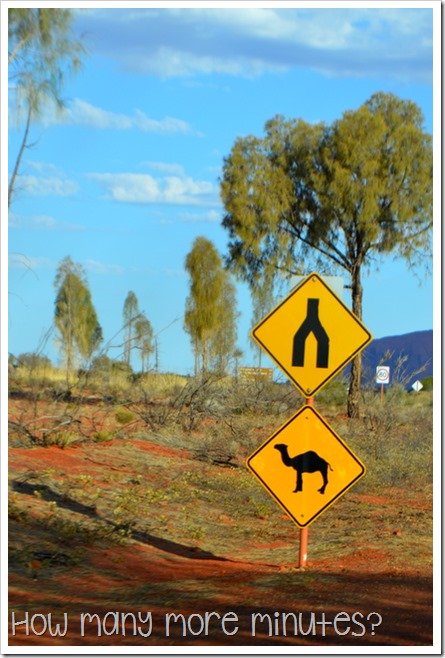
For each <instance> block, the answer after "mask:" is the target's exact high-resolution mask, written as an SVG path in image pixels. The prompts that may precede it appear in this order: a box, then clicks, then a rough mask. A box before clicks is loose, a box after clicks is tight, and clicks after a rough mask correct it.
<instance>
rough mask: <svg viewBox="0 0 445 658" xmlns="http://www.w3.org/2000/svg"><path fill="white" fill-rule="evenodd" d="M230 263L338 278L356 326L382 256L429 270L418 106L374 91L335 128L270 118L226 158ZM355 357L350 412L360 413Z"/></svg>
mask: <svg viewBox="0 0 445 658" xmlns="http://www.w3.org/2000/svg"><path fill="white" fill-rule="evenodd" d="M221 195H222V199H223V203H224V206H225V211H226V213H225V216H224V219H223V226H224V227H225V228H226V229H227V231H228V234H229V244H228V256H227V263H228V265H229V267H231V268H232V270H233V271H234V272H235V273H236V274H237V275H238V276H240V277H241V278H243V279H245V280H247V281H249V282H250V283H254V282H256V281H258V280H260V279H261V277H262V276H264V274H265V273H266V272H273V273H277V272H281V273H282V274H284V275H286V276H287V275H289V276H290V275H296V274H297V275H301V274H304V273H307V271H308V270H309V269H320V270H321V271H322V272H324V273H326V271H327V272H332V273H334V272H338V271H343V272H344V273H345V275H346V277H347V281H348V285H349V287H350V288H351V295H352V310H353V312H354V313H355V315H356V316H357V317H358V318H359V319H362V304H363V287H362V273H363V269H364V268H368V269H369V270H372V269H373V268H376V267H378V264H379V262H380V261H381V259H382V258H383V257H385V256H387V255H392V256H394V257H401V258H403V259H405V260H406V262H407V264H408V266H409V267H410V268H411V267H415V266H419V265H420V266H422V267H425V266H427V267H428V264H429V261H430V257H431V233H432V231H431V229H432V139H431V135H429V134H428V133H427V132H426V131H425V128H424V119H423V116H422V112H421V110H420V109H419V107H418V106H417V105H416V104H415V103H413V102H412V101H409V100H402V99H400V98H398V97H397V96H395V95H393V94H386V93H376V94H374V95H373V96H372V97H371V98H370V99H369V100H368V101H367V102H365V103H364V104H363V105H362V106H361V107H359V108H358V109H356V110H351V111H347V112H345V113H344V114H343V116H342V117H341V118H340V119H338V120H336V121H334V122H333V123H332V124H331V125H326V124H324V123H316V124H310V123H308V122H306V121H304V120H302V119H285V118H283V117H282V116H276V117H275V118H273V119H272V120H270V121H268V122H267V123H266V126H265V135H264V137H261V138H258V137H254V136H247V137H243V138H239V139H237V140H236V141H235V144H234V146H233V148H232V150H231V153H230V155H229V156H228V157H226V158H225V160H224V168H223V177H222V181H221ZM360 381H361V357H360V355H359V356H357V357H356V358H355V359H354V361H353V364H352V370H351V378H350V386H349V394H348V414H349V416H351V417H353V416H357V415H358V414H359V397H360V396H359V393H360Z"/></svg>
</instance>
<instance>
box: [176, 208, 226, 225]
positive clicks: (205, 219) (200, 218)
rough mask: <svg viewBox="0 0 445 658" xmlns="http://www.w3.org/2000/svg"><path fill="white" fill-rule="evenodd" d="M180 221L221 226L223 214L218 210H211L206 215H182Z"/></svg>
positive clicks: (187, 213) (185, 213) (186, 213)
mask: <svg viewBox="0 0 445 658" xmlns="http://www.w3.org/2000/svg"><path fill="white" fill-rule="evenodd" d="M178 219H179V220H180V221H182V222H185V223H192V224H201V223H205V224H219V223H220V222H221V213H220V212H217V211H216V210H209V211H208V212H204V213H189V212H184V213H181V214H180V215H179V217H178Z"/></svg>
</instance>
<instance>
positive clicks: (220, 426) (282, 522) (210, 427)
mask: <svg viewBox="0 0 445 658" xmlns="http://www.w3.org/2000/svg"><path fill="white" fill-rule="evenodd" d="M346 397H347V386H346V382H345V381H344V380H343V379H342V378H341V377H338V378H337V379H335V380H334V381H332V382H331V383H330V384H328V385H327V386H326V387H325V388H324V389H323V390H322V391H321V392H320V393H319V395H317V397H316V400H315V406H316V408H317V410H318V411H319V412H320V413H321V414H322V415H323V416H324V417H325V418H326V419H327V421H328V422H329V424H330V425H331V426H332V427H333V429H334V430H335V431H336V432H337V434H338V435H339V436H341V437H342V439H343V440H344V441H346V443H347V444H348V445H349V446H350V448H351V449H352V450H353V451H354V452H355V453H356V454H357V455H358V456H359V457H360V459H361V460H362V461H363V462H364V463H365V465H366V468H367V475H366V476H365V477H364V478H363V479H362V480H361V481H360V482H359V483H358V484H357V485H355V486H354V487H353V488H352V489H351V490H350V491H348V492H347V493H346V495H345V496H343V497H342V498H340V499H339V500H338V501H336V502H335V504H334V505H333V506H332V507H331V508H330V509H328V510H327V511H326V512H325V513H324V514H322V515H321V516H320V517H319V518H318V519H317V520H316V521H315V522H314V523H313V524H312V525H311V526H310V529H309V558H308V571H307V572H306V573H305V572H304V570H303V571H298V570H296V569H295V567H296V565H297V563H298V528H297V527H296V526H295V525H294V523H293V522H292V521H291V520H290V519H288V517H287V516H286V515H285V514H284V513H283V512H282V511H281V510H280V508H279V507H278V506H277V505H276V503H275V502H274V501H273V500H272V499H271V497H270V496H269V495H268V494H267V493H266V491H265V490H264V489H263V488H262V487H261V486H260V485H259V483H258V482H257V480H256V479H255V478H253V476H252V475H251V474H250V473H249V472H248V470H247V468H246V466H245V462H246V458H247V457H248V456H249V455H250V454H251V453H252V452H253V451H254V450H255V449H256V448H257V447H258V446H259V445H260V444H261V443H262V442H264V441H265V440H266V439H267V438H269V436H271V435H272V434H273V433H274V432H275V431H276V430H277V429H278V428H279V427H280V425H281V424H283V423H284V422H285V421H287V420H288V419H289V418H290V416H292V415H293V414H294V413H295V412H296V411H297V410H298V409H299V408H300V407H301V406H302V405H303V404H304V400H303V399H302V398H301V397H300V395H299V394H298V392H297V391H296V389H295V388H294V387H293V386H292V385H291V384H287V383H275V382H266V381H261V380H258V381H249V382H242V381H239V380H236V379H234V378H230V377H227V376H224V377H218V376H217V375H215V374H211V373H208V374H206V375H201V376H199V377H190V378H186V377H179V376H176V375H164V374H157V373H146V374H144V375H139V376H134V375H133V374H129V373H128V372H123V370H122V369H119V368H117V369H116V368H115V369H114V370H113V371H111V372H107V373H104V372H101V373H100V372H99V373H98V372H95V373H91V372H90V373H85V372H82V373H80V375H79V377H78V378H77V379H76V381H73V382H71V384H70V388H69V389H68V390H67V389H66V381H65V373H63V372H62V373H60V372H59V371H58V370H57V369H56V368H53V367H51V366H50V365H49V364H48V363H46V362H45V363H43V364H42V363H40V364H39V366H38V367H34V368H31V369H30V368H26V367H24V366H21V367H16V368H13V369H11V372H10V401H9V405H10V407H9V419H10V436H9V439H10V464H9V479H10V496H9V541H10V562H9V568H10V591H11V594H10V597H11V598H10V601H11V606H13V609H14V610H16V611H17V610H19V611H20V610H25V609H29V608H30V605H31V604H30V603H29V601H34V602H35V601H38V600H41V597H42V592H43V597H44V601H45V602H46V603H45V605H46V606H47V607H48V609H49V610H60V609H66V606H67V605H68V604H67V603H64V602H63V601H65V600H66V597H68V598H70V600H71V596H72V595H71V594H69V592H70V591H71V589H72V587H75V588H76V600H78V601H79V603H78V604H76V603H73V602H71V603H70V604H69V605H70V606H71V608H73V609H76V610H77V608H78V605H80V606H81V607H82V606H83V607H82V609H83V608H85V606H90V608H92V609H94V610H96V609H103V610H104V611H106V610H114V609H117V608H116V606H118V608H119V606H120V607H122V606H124V608H125V609H132V608H134V607H135V606H138V605H139V606H140V605H141V603H140V602H141V600H142V601H143V602H144V603H143V605H144V609H156V610H158V609H165V610H175V609H176V610H188V609H190V611H191V612H196V610H198V609H199V610H200V609H201V607H202V609H203V610H204V609H206V610H213V609H220V608H221V606H222V607H223V608H224V610H225V609H230V610H233V609H237V610H238V608H237V607H236V606H237V605H238V604H240V603H242V606H241V608H240V610H247V609H262V608H261V606H262V605H263V606H264V601H265V600H267V601H269V598H270V602H269V603H268V604H270V605H272V606H273V605H275V606H276V608H274V609H294V608H295V606H298V605H300V606H302V605H305V606H310V605H312V606H315V605H319V604H316V603H314V601H315V600H319V599H317V596H319V597H321V599H320V600H322V601H323V603H322V605H323V606H324V607H325V608H326V606H331V607H332V606H333V605H334V606H335V605H338V606H340V607H341V609H348V610H349V609H350V608H351V606H353V607H354V609H358V608H357V606H359V603H358V601H359V600H361V597H362V596H364V595H365V594H366V596H368V595H369V592H370V590H369V587H368V586H366V587H365V586H364V581H361V584H360V585H358V584H356V585H354V584H353V582H355V580H354V579H358V578H360V579H364V580H366V583H369V582H371V581H372V583H373V585H372V587H374V586H375V587H377V586H380V585H379V583H382V582H383V581H382V578H384V579H387V578H388V577H389V578H390V579H391V580H390V581H388V587H390V588H391V587H393V588H395V589H397V595H396V593H395V592H394V593H393V594H391V597H393V598H391V600H393V601H394V602H396V601H397V600H398V596H399V592H400V587H402V588H403V587H411V586H412V587H413V588H414V589H420V591H421V592H422V597H425V603H422V604H420V603H419V606H420V607H419V608H418V609H417V613H416V614H422V615H424V616H425V615H426V619H428V614H429V613H428V612H425V610H427V608H428V605H429V604H428V603H427V601H428V593H427V592H428V590H429V584H428V583H430V579H431V569H432V464H433V445H432V392H431V391H426V392H425V391H422V392H420V393H418V394H417V393H407V392H405V391H404V390H403V389H401V388H397V387H394V388H391V387H389V388H388V390H387V391H386V394H385V398H384V401H383V404H382V402H381V400H380V393H379V392H378V391H374V390H365V391H363V400H362V404H363V407H362V409H363V412H362V416H361V418H357V419H356V418H355V419H350V418H348V417H347V415H346ZM414 556H415V560H414ZM110 560H111V561H110ZM413 561H414V562H413ZM131 565H134V566H131ZM168 565H170V566H168ZM212 565H213V566H212ZM172 569H174V570H175V571H174V573H173V572H172V573H171V575H170V576H169V575H166V574H169V573H170V572H171V570H172ZM221 569H222V571H221ZM227 569H229V572H227ZM141 570H142V571H144V570H146V573H147V574H148V575H146V576H145V578H146V579H147V578H148V581H146V582H145V584H144V580H143V579H142V580H141V576H140V573H141ZM230 570H233V576H230V573H231V572H230ZM345 571H346V574H345V573H344V572H345ZM411 572H412V573H413V574H414V575H413V576H412V577H413V578H414V580H412V581H411V580H410V578H411V576H409V574H410V573H411ZM144 573H145V572H144ZM204 573H206V574H207V576H206V577H205V578H204ZM224 573H227V576H221V574H224ZM99 574H102V575H105V574H106V578H107V580H101V581H100V583H101V585H100V592H98V591H97V590H95V593H94V601H93V599H91V596H92V595H91V592H90V589H89V583H90V581H91V582H95V581H96V579H97V578H100V576H99ZM310 574H313V576H310ZM315 574H318V576H317V577H316V578H318V580H317V579H316V580H315V581H314V580H313V578H314V577H315ZM385 574H386V575H385ZM346 577H347V579H348V587H347V588H346V589H345V587H344V583H343V585H342V584H341V580H342V578H346ZM227 578H229V580H227ZM230 578H235V580H230ZM308 579H309V580H308ZM351 579H352V580H351ZM369 579H371V580H369ZM401 579H403V583H402V581H401ZM423 579H424V580H423ZM65 580H66V583H65ZM309 581H310V582H309ZM98 582H99V581H98ZM385 582H386V580H385ZM64 583H65V585H64ZM74 583H75V585H74ZM333 583H336V587H337V588H339V589H336V591H337V594H335V592H334V591H333V590H332V587H333ZM419 583H420V584H419ZM63 587H65V589H63ZM98 587H99V585H98ZM61 588H62V589H63V592H64V593H62V595H61ZM66 588H68V589H66ZM308 588H309V589H308ZM314 588H315V589H314ZM23 591H26V592H27V594H26V597H27V598H26V600H27V601H28V603H24V602H23V600H22V594H21V592H23ZM385 591H386V590H385ZM192 592H193V594H192ZM301 592H303V593H304V597H305V598H304V603H303V602H302V600H301ZM339 592H341V596H340V595H339ZM376 596H379V595H378V594H376ZM385 596H386V594H385ZM407 596H410V594H407ZM193 597H194V598H193ZM227 597H229V599H230V601H229V599H228V598H227ZM295 597H297V599H295ZM313 597H315V599H314V598H313ZM336 597H337V598H336ZM339 597H340V598H339ZM192 599H193V600H195V599H196V602H195V603H192ZM198 599H199V603H198ZM337 599H338V601H337V604H335V601H336V600H337ZM340 599H341V601H340ZM274 601H275V603H274ZM298 601H299V602H298ZM310 601H312V603H310ZM422 601H423V598H422ZM363 605H364V604H363ZM366 605H368V607H369V605H371V603H369V601H368V603H367V604H366ZM378 605H379V604H378V603H375V604H374V605H371V607H372V608H374V607H376V606H378ZM384 605H386V604H384ZM388 605H389V604H388ZM391 605H392V604H391ZM394 605H396V604H394ZM190 606H192V607H191V608H190ZM200 606H201V607H200ZM218 606H219V607H218ZM227 606H228V607H227ZM243 606H248V608H245V607H243ZM249 606H250V607H249ZM292 606H293V607H292ZM423 606H426V608H424V607H423ZM40 607H41V606H40ZM39 609H40V608H39ZM119 609H120V608H119ZM305 609H306V608H305ZM339 609H340V608H339ZM379 610H382V607H381V606H380V607H379ZM369 611H370V610H369ZM240 614H241V613H240ZM242 614H244V613H242ZM392 614H394V615H395V617H394V619H398V617H397V615H398V613H397V612H396V611H392V609H391V610H389V609H388V610H387V612H386V615H387V619H388V618H389V616H390V615H392ZM401 619H404V618H403V617H402V618H401ZM400 623H401V622H400ZM409 628H410V630H409V633H408V635H405V636H404V641H406V642H407V643H410V642H411V641H414V642H418V641H419V637H420V636H422V637H423V635H422V634H424V635H425V634H426V636H429V635H428V634H429V630H428V628H429V622H428V621H427V622H426V626H425V625H424V626H423V627H422V628H423V630H422V629H421V628H420V627H419V629H418V630H416V628H417V627H416V626H412V625H410V627H409ZM404 632H405V631H404ZM388 633H389V636H388V637H391V632H389V631H388ZM419 633H420V636H419V635H418V634H419ZM410 634H411V635H410ZM412 634H414V635H412ZM411 637H413V638H414V640H410V638H411ZM22 641H23V636H22ZM32 641H33V640H32V639H31V640H28V642H32ZM107 641H111V639H110V638H108V639H107ZM180 641H181V639H180V638H177V640H176V643H177V642H180ZM264 641H265V640H264V635H263V639H262V640H261V637H259V639H258V642H259V643H264ZM85 642H87V641H86V640H85ZM89 642H94V639H93V640H91V639H90V640H89ZM251 642H252V639H251V638H250V640H249V639H247V640H243V643H251ZM387 642H388V643H389V644H391V643H393V640H391V639H389V640H387ZM396 642H398V640H396ZM25 643H26V642H25ZM87 643H88V642H87ZM156 643H163V640H162V633H160V635H159V637H158V639H157V640H156ZM266 643H267V642H266ZM278 643H279V642H278Z"/></svg>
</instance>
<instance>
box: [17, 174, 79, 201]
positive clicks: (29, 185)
mask: <svg viewBox="0 0 445 658" xmlns="http://www.w3.org/2000/svg"><path fill="white" fill-rule="evenodd" d="M16 189H17V190H24V191H25V192H27V194H30V195H32V196H71V195H73V194H75V193H76V192H77V191H78V189H79V186H78V185H77V183H76V182H74V181H72V180H69V179H68V178H59V177H56V176H51V177H43V176H32V175H23V176H17V183H16Z"/></svg>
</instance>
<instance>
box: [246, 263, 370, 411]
mask: <svg viewBox="0 0 445 658" xmlns="http://www.w3.org/2000/svg"><path fill="white" fill-rule="evenodd" d="M251 335H252V338H253V339H254V340H255V341H256V343H258V345H260V346H261V347H262V349H263V350H264V351H265V352H267V354H268V355H269V356H270V357H271V359H272V360H273V361H274V362H275V363H276V364H277V366H278V367H279V368H280V369H281V370H282V371H283V372H284V373H285V375H287V376H288V377H289V379H290V380H291V381H292V382H293V383H294V384H295V386H297V388H298V389H299V390H300V392H301V393H302V394H303V395H304V397H306V398H309V397H312V396H313V395H314V393H316V392H317V391H318V390H320V388H322V386H324V385H325V384H326V383H327V382H328V381H329V380H330V379H332V377H334V376H335V375H336V374H337V373H338V372H339V371H340V370H342V369H343V368H344V366H345V365H346V364H347V363H349V361H351V359H353V358H354V356H355V355H356V354H358V353H359V352H360V351H361V350H362V349H363V348H364V347H365V346H366V345H367V344H368V343H370V342H371V340H372V336H371V334H370V332H369V331H368V330H367V329H366V327H365V326H364V325H363V324H362V323H361V322H360V320H359V319H358V318H357V317H356V316H355V315H354V313H352V311H350V309H349V308H348V307H347V306H346V305H345V304H344V303H343V302H342V301H341V299H340V298H339V297H337V295H336V294H335V293H334V292H333V291H332V290H331V289H330V288H329V287H328V286H327V285H326V283H325V282H324V281H323V279H322V278H321V277H320V276H319V275H318V274H316V273H312V274H310V275H309V276H308V277H306V278H305V279H304V280H303V281H302V282H301V283H300V284H299V285H298V286H297V287H296V288H295V289H294V290H292V292H291V293H290V294H289V295H288V296H287V297H285V299H283V301H282V302H281V303H280V304H278V306H276V307H275V308H274V309H273V310H272V311H271V312H270V313H269V314H268V315H266V317H265V318H263V320H261V322H259V323H258V324H257V325H256V327H254V328H253V330H252V332H251Z"/></svg>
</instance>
